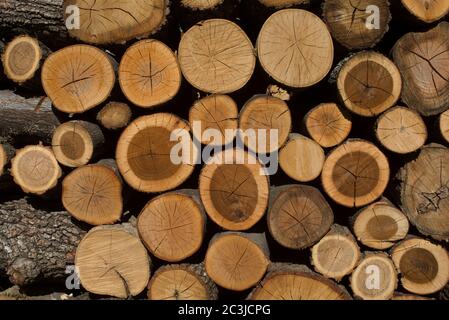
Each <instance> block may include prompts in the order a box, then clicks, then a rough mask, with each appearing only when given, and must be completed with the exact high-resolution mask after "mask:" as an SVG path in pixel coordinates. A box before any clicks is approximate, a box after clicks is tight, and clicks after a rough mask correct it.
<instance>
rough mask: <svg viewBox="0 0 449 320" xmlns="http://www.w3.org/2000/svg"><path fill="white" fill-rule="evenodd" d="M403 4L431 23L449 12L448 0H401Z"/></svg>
mask: <svg viewBox="0 0 449 320" xmlns="http://www.w3.org/2000/svg"><path fill="white" fill-rule="evenodd" d="M401 2H402V4H403V6H404V7H405V8H406V9H407V10H408V11H410V13H411V14H413V15H414V16H415V17H417V18H418V19H419V20H421V21H424V22H427V23H431V22H434V21H437V20H440V19H441V18H443V17H444V16H445V15H446V14H448V13H449V2H447V1H446V0H433V1H428V0H424V1H423V0H401Z"/></svg>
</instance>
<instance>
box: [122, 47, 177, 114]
mask: <svg viewBox="0 0 449 320" xmlns="http://www.w3.org/2000/svg"><path fill="white" fill-rule="evenodd" d="M119 82H120V87H121V88H122V91H123V93H124V94H125V96H126V97H127V98H128V99H129V100H130V101H131V102H132V103H134V104H135V105H137V106H139V107H143V108H149V107H153V106H157V105H160V104H163V103H165V102H167V101H169V100H171V99H172V98H173V97H174V96H175V95H176V93H177V92H178V90H179V88H180V87H181V70H180V69H179V65H178V60H177V59H176V56H175V54H174V53H173V51H171V49H170V48H169V47H167V46H166V45H165V44H164V43H162V42H160V41H157V40H142V41H139V42H137V43H136V44H134V45H133V46H131V47H130V48H128V50H126V52H125V54H124V56H123V58H122V61H121V62H120V67H119Z"/></svg>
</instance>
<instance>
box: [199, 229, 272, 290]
mask: <svg viewBox="0 0 449 320" xmlns="http://www.w3.org/2000/svg"><path fill="white" fill-rule="evenodd" d="M269 263H270V252H269V250H268V244H267V241H266V238H265V234H244V233H233V232H227V233H221V234H218V235H216V236H215V237H214V238H212V240H211V242H210V244H209V248H208V249H207V253H206V258H205V260H204V265H205V268H206V272H207V274H208V275H209V277H211V279H212V280H213V281H214V282H215V283H216V284H218V285H219V286H221V287H223V288H226V289H229V290H233V291H243V290H246V289H249V288H251V287H253V286H255V285H256V284H257V283H258V282H259V281H260V280H262V278H263V276H264V275H265V272H266V271H267V268H268V265H269Z"/></svg>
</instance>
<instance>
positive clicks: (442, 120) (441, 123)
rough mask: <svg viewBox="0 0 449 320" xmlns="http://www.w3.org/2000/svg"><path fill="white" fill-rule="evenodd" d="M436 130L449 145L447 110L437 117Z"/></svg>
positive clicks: (448, 111)
mask: <svg viewBox="0 0 449 320" xmlns="http://www.w3.org/2000/svg"><path fill="white" fill-rule="evenodd" d="M438 130H439V133H440V136H441V137H442V138H443V139H444V141H445V142H446V143H449V110H446V111H445V112H443V113H442V114H440V116H439V117H438Z"/></svg>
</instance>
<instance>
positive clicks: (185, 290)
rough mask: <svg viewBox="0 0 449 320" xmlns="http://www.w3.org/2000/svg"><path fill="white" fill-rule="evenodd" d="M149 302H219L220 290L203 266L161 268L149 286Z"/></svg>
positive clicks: (175, 265) (190, 265)
mask: <svg viewBox="0 0 449 320" xmlns="http://www.w3.org/2000/svg"><path fill="white" fill-rule="evenodd" d="M148 299H149V300H217V299H218V289H217V286H216V285H215V283H214V282H213V281H212V280H211V279H210V278H209V276H208V275H207V273H206V271H205V269H204V265H203V264H172V265H167V266H163V267H161V268H159V269H158V270H157V271H156V272H155V274H154V275H153V276H152V277H151V280H150V283H149V284H148Z"/></svg>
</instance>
